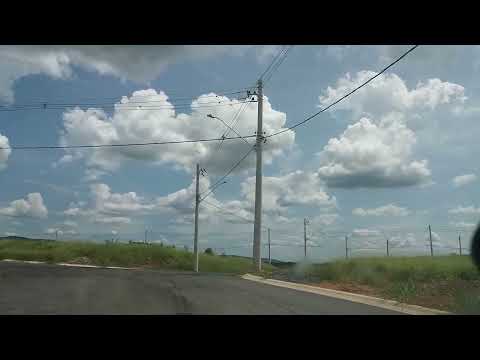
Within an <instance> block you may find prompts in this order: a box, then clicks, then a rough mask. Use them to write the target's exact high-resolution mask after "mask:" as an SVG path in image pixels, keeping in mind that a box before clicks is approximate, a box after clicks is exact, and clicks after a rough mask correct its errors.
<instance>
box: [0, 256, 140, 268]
mask: <svg viewBox="0 0 480 360" xmlns="http://www.w3.org/2000/svg"><path fill="white" fill-rule="evenodd" d="M0 261H6V262H20V263H25V264H48V263H46V262H45V261H33V260H15V259H3V260H0ZM51 265H57V266H68V267H80V268H95V269H117V270H137V268H128V267H120V266H97V265H84V264H70V263H55V264H51Z"/></svg>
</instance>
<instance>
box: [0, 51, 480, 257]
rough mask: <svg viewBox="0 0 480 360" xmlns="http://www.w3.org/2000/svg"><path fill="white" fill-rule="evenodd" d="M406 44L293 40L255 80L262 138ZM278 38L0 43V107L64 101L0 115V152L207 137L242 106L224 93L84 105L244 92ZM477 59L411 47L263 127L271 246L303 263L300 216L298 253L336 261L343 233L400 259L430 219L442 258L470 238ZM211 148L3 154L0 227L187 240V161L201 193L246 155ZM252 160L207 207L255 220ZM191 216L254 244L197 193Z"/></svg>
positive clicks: (216, 238)
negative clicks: (264, 79)
mask: <svg viewBox="0 0 480 360" xmlns="http://www.w3.org/2000/svg"><path fill="white" fill-rule="evenodd" d="M408 48H409V47H408V46H320V45H319V46H295V47H293V48H292V50H291V51H290V53H289V55H288V57H287V58H286V60H285V61H284V62H283V64H282V65H281V66H280V67H279V69H278V70H277V71H276V72H275V73H274V74H273V76H272V78H271V80H270V81H269V82H268V83H267V85H266V88H265V91H264V94H265V96H266V99H265V109H264V110H265V112H264V118H265V120H264V121H265V127H266V130H267V132H268V131H277V130H280V129H282V128H284V127H286V126H289V125H291V124H294V123H296V122H298V121H301V120H303V119H304V118H305V117H307V116H309V115H310V114H312V113H314V112H316V111H318V109H319V107H320V106H325V105H328V104H329V103H331V102H332V101H334V100H335V99H336V98H338V97H339V96H341V95H343V94H344V93H345V92H346V91H348V90H349V89H351V88H353V87H354V86H356V85H357V84H359V82H361V81H362V79H366V78H367V77H368V76H371V75H372V74H374V73H375V72H376V71H378V70H380V69H381V68H382V67H384V66H385V65H386V64H388V63H389V62H391V61H392V60H393V59H394V58H396V57H398V56H399V55H400V54H401V53H402V52H404V51H406V50H407V49H408ZM280 49H281V47H280V46H178V47H175V46H174V47H172V46H168V47H165V46H137V47H136V46H124V47H123V46H122V47H112V46H88V47H85V46H83V47H82V46H2V47H0V103H1V104H2V105H3V106H5V109H12V108H15V107H16V106H17V107H18V106H19V105H20V104H32V103H43V102H46V103H47V104H53V103H69V104H71V106H69V107H65V108H62V109H47V110H42V109H35V110H21V111H2V112H0V118H1V123H0V134H1V135H2V136H3V137H2V138H0V141H1V142H2V146H6V144H7V143H6V141H7V139H8V144H10V145H12V146H13V145H58V144H64V145H78V144H101V143H111V144H114V143H122V142H123V143H125V142H148V141H162V140H172V139H173V140H175V139H180V138H181V139H192V138H205V137H206V138H208V137H217V136H220V135H221V134H222V132H223V131H224V130H225V127H224V126H223V125H222V124H221V123H220V122H216V121H215V120H214V119H208V118H207V117H206V113H208V112H214V114H215V115H216V116H218V117H221V118H222V119H224V120H225V121H227V122H230V121H231V119H232V118H233V114H234V113H235V111H236V109H238V107H240V106H242V104H235V101H237V100H233V96H234V95H231V94H226V95H224V96H226V97H224V98H219V99H221V101H224V104H227V105H226V106H223V105H222V106H217V107H212V108H208V109H197V110H195V109H191V108H189V107H188V106H186V105H182V107H181V109H177V110H178V111H176V112H175V111H174V110H167V109H164V108H163V109H162V108H157V109H148V110H147V109H143V110H138V111H130V110H121V109H118V108H117V110H115V111H114V110H113V108H112V107H110V108H102V106H101V105H85V106H84V105H80V104H86V103H98V104H100V103H101V104H110V105H113V104H114V103H119V101H120V98H121V97H123V96H124V97H126V98H125V100H124V102H134V103H135V102H138V101H145V100H147V101H150V102H156V104H163V106H169V104H180V103H182V104H187V105H188V104H191V103H192V101H200V102H202V101H203V102H209V101H211V99H212V98H213V99H217V98H216V97H215V95H219V96H223V95H222V91H223V92H224V91H225V90H237V89H241V88H245V87H248V86H252V85H253V84H254V83H255V81H256V79H257V77H258V76H259V75H260V74H261V73H262V72H263V70H264V69H265V68H266V67H267V66H268V64H269V63H270V61H271V60H272V59H273V57H274V56H275V55H276V54H277V53H278V51H279V50H280ZM479 60H480V51H479V49H478V47H474V46H420V47H419V48H418V49H417V50H415V51H414V52H412V53H411V54H410V55H409V56H407V57H406V58H405V59H404V60H402V61H401V62H400V63H398V64H397V65H396V66H395V67H393V68H392V69H390V70H389V71H388V72H386V73H385V74H384V75H382V76H380V77H378V78H377V79H376V80H374V81H373V82H372V83H371V84H369V85H368V86H367V87H365V88H364V89H362V90H360V91H359V92H357V93H355V94H353V95H352V96H351V97H350V98H349V99H347V100H346V101H345V102H342V103H340V104H338V106H336V107H334V108H332V109H331V111H328V112H326V113H323V114H321V115H320V116H318V117H316V118H314V119H313V120H312V121H310V122H309V123H308V124H306V125H305V126H302V127H299V128H297V129H296V130H295V132H287V133H286V134H285V136H278V137H274V138H270V139H269V141H267V144H265V160H266V161H265V166H264V175H265V180H264V225H265V226H266V227H267V226H268V227H270V228H271V229H272V241H273V242H274V244H275V245H276V246H275V247H274V250H273V256H274V257H277V258H283V259H293V260H294V259H298V258H301V257H302V256H303V249H302V248H301V244H302V242H303V218H304V217H306V218H308V219H309V222H310V224H309V230H308V237H309V241H310V242H309V244H311V245H313V246H312V247H311V248H310V250H309V256H310V257H311V258H315V259H317V260H323V259H329V258H331V257H339V256H342V255H343V253H344V252H343V251H344V250H343V249H344V236H345V235H348V236H349V239H350V240H349V241H350V242H351V247H352V249H353V248H355V249H358V250H352V251H357V253H358V254H362V253H368V252H364V251H363V250H361V249H363V248H375V249H374V250H371V252H370V253H374V252H380V253H382V251H383V248H384V247H385V238H390V239H391V242H392V244H393V245H394V249H395V250H394V251H396V252H397V253H399V254H400V253H412V254H414V253H425V252H426V247H425V245H426V244H427V242H426V238H425V236H426V234H427V232H426V229H427V226H428V224H431V225H432V230H433V231H434V240H435V249H436V251H438V252H442V253H448V252H452V251H454V250H453V249H450V248H453V247H455V246H457V238H458V234H459V233H461V234H462V236H463V238H464V240H463V244H462V245H463V246H468V243H469V237H470V234H471V231H472V230H473V226H474V225H475V224H476V222H477V218H478V214H480V209H479V205H480V204H478V201H477V200H476V199H477V198H478V195H479V190H478V179H477V176H478V175H479V174H478V168H477V166H476V165H475V162H474V161H472V160H473V159H475V158H476V157H478V156H479V155H480V147H479V146H478V141H477V134H479V130H480V125H479V123H478V121H477V118H478V114H479V109H480V107H479V105H478V99H479V91H480V89H479V85H478V81H477V77H478V76H479V72H478V70H479V65H480V62H479ZM347 74H348V75H347ZM165 96H166V97H168V99H167V98H166V97H165ZM202 96H203V97H202ZM176 99H179V100H176ZM231 101H233V104H234V105H232V106H230V105H228V104H230V103H231ZM73 105H79V107H77V108H76V107H75V106H73ZM130 106H132V105H130ZM159 106H160V105H159ZM103 107H105V105H103ZM193 107H194V108H195V104H194V105H193ZM255 124H256V104H255V103H251V104H248V106H247V107H246V108H245V111H243V112H241V115H240V116H239V120H238V123H237V125H236V129H237V130H238V131H239V132H240V133H242V135H253V132H254V131H255ZM216 146H217V144H206V145H203V144H201V145H190V144H189V145H168V146H164V145H159V146H151V147H148V148H141V149H138V148H129V149H122V150H117V149H115V150H106V151H105V150H103V151H99V150H82V151H76V150H75V151H64V150H38V151H33V150H13V151H11V152H9V151H8V150H0V151H2V153H0V166H1V167H2V168H3V169H2V170H1V172H0V186H1V188H2V189H3V191H2V195H1V196H0V214H2V215H3V216H1V217H0V226H1V228H0V230H1V232H2V233H4V234H14V233H15V234H18V235H27V236H38V237H39V236H41V235H42V236H54V235H53V234H54V232H55V231H56V230H58V231H59V232H60V235H61V236H62V237H63V238H66V239H72V240H73V239H87V240H104V239H107V238H111V237H118V238H119V239H120V240H127V239H138V238H142V237H143V233H144V230H145V228H147V229H149V231H150V235H149V236H150V238H151V239H152V240H156V241H163V242H166V243H172V244H177V245H187V246H190V248H191V243H192V232H193V225H192V223H191V221H192V213H193V189H194V188H193V186H192V179H193V178H192V176H193V171H194V166H195V163H197V162H200V164H201V166H202V167H205V168H206V169H207V171H208V176H207V177H204V178H202V185H201V186H202V189H203V190H205V189H206V188H208V186H209V185H210V184H212V183H214V181H215V180H216V179H217V178H219V177H220V176H221V175H223V174H224V173H225V172H226V171H227V170H228V169H229V168H230V167H231V166H232V165H233V164H234V163H235V162H236V161H238V159H239V158H240V157H241V156H242V155H243V154H244V153H245V152H246V151H248V149H249V147H248V146H247V144H245V143H243V142H242V141H241V140H238V141H231V142H225V143H224V144H223V145H222V147H221V151H216ZM254 155H255V154H254V153H253V152H252V153H251V154H250V155H249V157H248V158H247V159H246V160H245V161H244V162H243V163H242V166H240V167H239V168H238V171H235V172H234V173H233V174H232V176H229V177H228V179H227V180H228V183H227V184H225V185H222V186H221V187H219V188H218V190H217V191H215V193H214V194H213V195H211V196H209V199H207V200H208V201H209V202H211V203H212V204H213V205H217V206H220V207H222V208H224V209H226V210H227V211H229V212H233V213H235V214H237V215H240V216H242V217H246V218H252V217H253V214H252V206H253V202H252V199H253V188H254V181H253V178H252V176H253V175H254V172H253V169H254V164H255V162H254ZM29 194H33V195H29ZM200 219H201V223H200V234H201V235H200V241H201V246H202V248H205V247H209V246H211V247H215V248H217V249H219V251H221V248H224V249H225V251H226V252H227V253H236V254H242V255H250V254H251V245H250V243H251V239H252V235H253V225H252V224H246V223H239V218H238V217H235V216H231V215H228V214H225V213H219V212H218V211H217V209H216V208H212V207H211V206H208V204H207V205H205V206H202V207H201V217H200ZM240 222H241V220H240ZM263 242H264V243H265V242H266V237H265V236H264V237H263ZM362 251H363V252H362ZM392 252H393V251H392ZM262 254H263V255H266V252H265V248H264V250H263V253H262Z"/></svg>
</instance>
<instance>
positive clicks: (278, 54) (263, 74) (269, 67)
mask: <svg viewBox="0 0 480 360" xmlns="http://www.w3.org/2000/svg"><path fill="white" fill-rule="evenodd" d="M284 50H285V46H282V49H280V51H279V52H278V53H277V55H276V56H275V57H274V58H273V60H272V62H271V63H270V64H269V65H268V67H267V68H266V69H265V71H264V72H263V73H262V74H261V75H260V76H259V77H258V78H259V79H263V77H264V76H265V74H266V73H267V72H268V71H269V70H270V69H271V68H272V65H273V64H274V63H275V62H276V61H277V60H278V58H279V57H280V54H281V53H282V52H283V51H284Z"/></svg>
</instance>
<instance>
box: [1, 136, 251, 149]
mask: <svg viewBox="0 0 480 360" xmlns="http://www.w3.org/2000/svg"><path fill="white" fill-rule="evenodd" d="M252 137H255V135H247V136H235V137H226V138H221V139H222V140H239V139H242V138H252ZM221 139H219V138H214V139H196V140H172V141H163V142H157V141H152V142H146V143H127V144H99V145H58V146H4V147H0V150H6V149H11V150H40V149H87V148H109V147H130V146H150V145H169V144H191V143H201V142H212V141H218V140H221ZM252 150H253V148H252ZM250 151H251V150H250Z"/></svg>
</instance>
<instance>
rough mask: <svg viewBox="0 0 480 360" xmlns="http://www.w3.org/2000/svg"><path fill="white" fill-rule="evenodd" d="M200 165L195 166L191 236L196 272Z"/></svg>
mask: <svg viewBox="0 0 480 360" xmlns="http://www.w3.org/2000/svg"><path fill="white" fill-rule="evenodd" d="M199 177H200V165H199V164H197V175H196V185H195V234H194V235H193V255H194V262H195V263H194V266H193V268H194V271H195V272H198V205H199V204H200V194H199V190H200V185H199V184H200V183H199Z"/></svg>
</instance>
